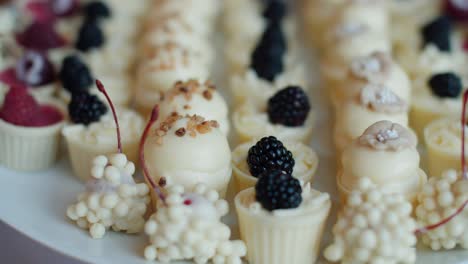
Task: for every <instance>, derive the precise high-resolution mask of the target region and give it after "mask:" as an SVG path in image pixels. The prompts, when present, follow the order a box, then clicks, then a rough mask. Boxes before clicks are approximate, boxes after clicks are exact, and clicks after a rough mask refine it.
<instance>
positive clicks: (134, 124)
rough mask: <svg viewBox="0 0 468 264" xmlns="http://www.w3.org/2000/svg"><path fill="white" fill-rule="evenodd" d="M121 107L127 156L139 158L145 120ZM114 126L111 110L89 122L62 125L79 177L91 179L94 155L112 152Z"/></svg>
mask: <svg viewBox="0 0 468 264" xmlns="http://www.w3.org/2000/svg"><path fill="white" fill-rule="evenodd" d="M120 110H121V111H118V115H117V117H118V119H119V123H120V127H121V137H122V145H123V147H124V150H125V151H124V152H125V154H126V155H127V157H128V159H129V160H130V161H132V162H134V163H135V162H137V161H138V143H139V139H140V136H141V134H142V131H143V128H144V125H145V124H144V120H143V118H142V117H141V116H140V115H139V114H138V113H136V112H135V111H133V110H129V109H120ZM115 129H116V125H115V123H114V120H113V117H112V114H111V113H107V114H106V115H104V116H102V117H101V119H100V120H99V122H94V123H92V124H90V125H88V126H85V125H83V124H70V125H67V126H65V127H64V128H63V130H62V134H63V136H64V137H65V140H66V142H67V145H68V151H69V154H70V159H71V165H72V168H73V171H74V173H75V175H76V176H77V177H78V178H79V179H81V180H83V181H86V180H88V179H89V177H90V174H89V172H90V170H91V166H92V162H91V161H92V159H93V158H94V157H96V156H97V155H108V154H111V153H113V152H114V150H115V149H116V148H117V142H116V140H115Z"/></svg>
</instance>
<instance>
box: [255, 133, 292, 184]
mask: <svg viewBox="0 0 468 264" xmlns="http://www.w3.org/2000/svg"><path fill="white" fill-rule="evenodd" d="M294 164H295V161H294V158H293V155H292V153H291V151H289V150H287V149H286V148H285V147H284V146H283V143H282V142H281V141H279V140H278V139H276V138H275V137H273V136H270V137H264V138H262V139H261V140H260V141H258V142H257V144H255V145H254V146H252V147H251V148H250V149H249V152H248V154H247V165H248V166H249V171H250V174H251V175H252V176H254V177H259V175H260V174H262V173H263V172H265V171H271V170H274V169H275V170H282V171H284V172H286V173H292V172H293V168H294Z"/></svg>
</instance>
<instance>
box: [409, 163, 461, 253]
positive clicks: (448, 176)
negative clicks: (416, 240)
mask: <svg viewBox="0 0 468 264" xmlns="http://www.w3.org/2000/svg"><path fill="white" fill-rule="evenodd" d="M466 200H468V180H463V179H460V177H459V175H458V173H457V172H456V171H455V170H448V171H446V172H444V173H443V174H442V177H433V178H431V179H430V180H429V181H428V182H427V184H426V185H425V186H424V188H423V190H422V192H421V193H420V194H419V195H418V205H417V206H416V220H417V222H418V224H419V225H421V226H428V225H433V224H436V223H438V222H440V221H441V220H443V219H445V218H447V217H449V216H451V215H452V214H454V213H455V212H456V211H457V209H459V208H460V207H461V206H462V205H463V203H465V202H466ZM422 241H423V243H424V244H425V245H427V246H429V247H430V248H432V250H441V249H453V248H455V247H456V246H458V245H460V246H462V247H463V248H465V249H468V209H467V208H465V210H463V212H462V213H461V214H460V215H458V216H456V217H455V218H453V219H452V220H450V221H449V222H448V223H446V224H445V225H443V226H440V227H438V228H436V229H434V230H431V231H427V232H426V233H423V235H422Z"/></svg>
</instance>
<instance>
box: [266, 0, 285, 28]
mask: <svg viewBox="0 0 468 264" xmlns="http://www.w3.org/2000/svg"><path fill="white" fill-rule="evenodd" d="M286 11H287V9H286V4H285V3H284V1H282V0H269V1H266V8H265V10H264V11H263V17H264V18H266V19H267V20H268V21H269V22H273V23H279V22H281V20H282V19H283V18H284V17H285V16H286Z"/></svg>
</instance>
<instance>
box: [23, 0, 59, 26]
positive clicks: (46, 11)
mask: <svg viewBox="0 0 468 264" xmlns="http://www.w3.org/2000/svg"><path fill="white" fill-rule="evenodd" d="M26 10H27V11H28V12H30V13H31V15H32V17H33V19H34V20H35V21H40V22H52V21H54V20H55V19H56V17H55V15H54V13H53V12H52V10H51V8H50V5H49V3H47V2H46V1H30V2H28V3H27V4H26Z"/></svg>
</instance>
